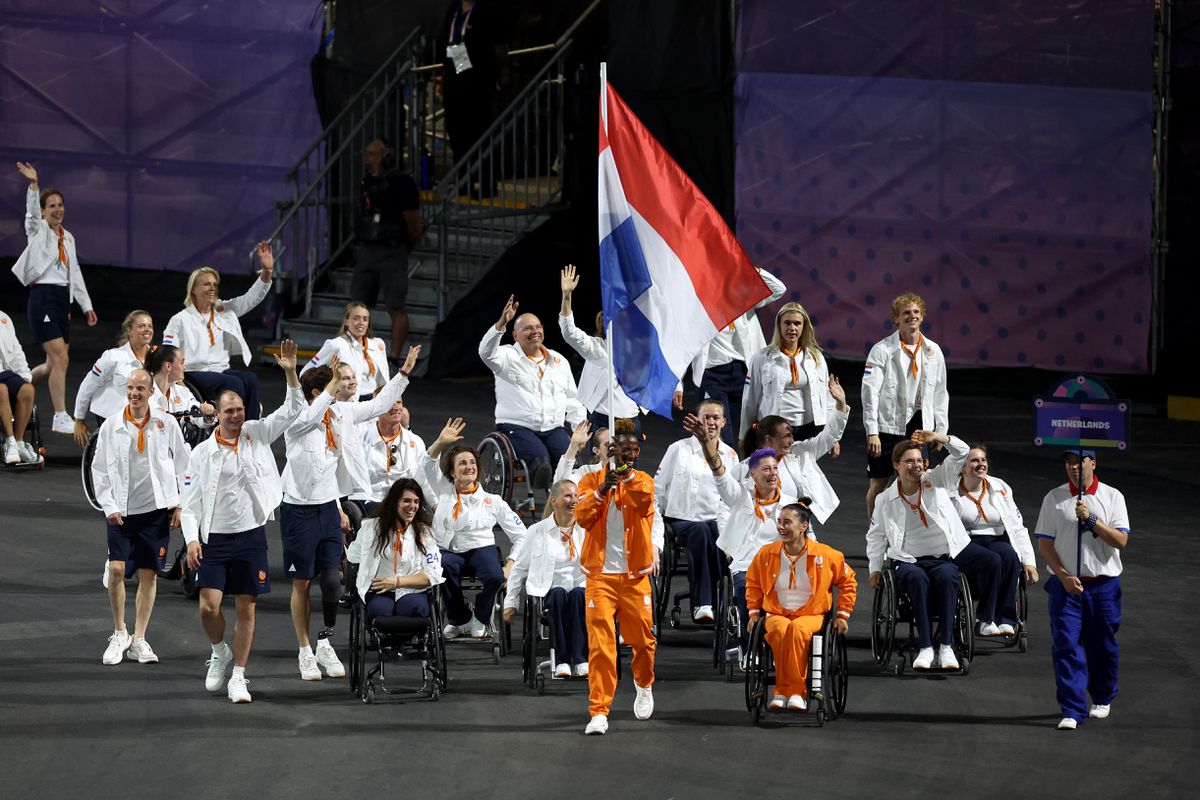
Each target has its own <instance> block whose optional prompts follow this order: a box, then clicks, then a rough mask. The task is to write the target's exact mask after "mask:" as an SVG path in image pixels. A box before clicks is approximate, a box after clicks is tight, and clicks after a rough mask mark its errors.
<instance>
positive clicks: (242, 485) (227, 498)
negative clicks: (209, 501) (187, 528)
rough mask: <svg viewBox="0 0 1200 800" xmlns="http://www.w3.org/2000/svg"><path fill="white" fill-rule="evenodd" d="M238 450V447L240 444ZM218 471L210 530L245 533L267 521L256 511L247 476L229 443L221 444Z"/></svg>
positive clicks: (238, 457)
mask: <svg viewBox="0 0 1200 800" xmlns="http://www.w3.org/2000/svg"><path fill="white" fill-rule="evenodd" d="M239 450H240V448H239ZM220 453H221V471H220V473H219V476H218V478H217V501H216V504H215V505H214V507H213V517H212V532H213V533H244V532H245V531H249V530H254V529H255V528H257V527H260V526H262V525H266V524H267V520H266V519H265V518H262V519H260V518H259V517H258V516H256V515H255V513H254V510H253V508H252V505H253V504H252V503H251V502H250V497H249V495H250V492H249V491H248V489H247V482H246V476H245V474H244V472H243V470H242V466H241V464H240V462H239V459H240V458H241V457H242V456H241V454H240V452H239V453H234V452H233V448H232V447H224V446H222V447H221V448H220Z"/></svg>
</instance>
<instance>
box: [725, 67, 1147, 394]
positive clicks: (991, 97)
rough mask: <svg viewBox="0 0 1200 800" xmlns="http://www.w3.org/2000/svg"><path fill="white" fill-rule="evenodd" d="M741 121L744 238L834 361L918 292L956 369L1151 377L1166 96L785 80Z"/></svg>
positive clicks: (765, 90) (751, 100) (765, 81)
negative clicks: (1158, 122)
mask: <svg viewBox="0 0 1200 800" xmlns="http://www.w3.org/2000/svg"><path fill="white" fill-rule="evenodd" d="M736 103H737V110H736V123H735V124H736V127H737V131H736V133H737V137H738V152H737V205H738V209H737V233H738V238H739V239H740V241H741V242H742V245H743V247H745V248H746V251H747V253H749V254H750V257H751V260H753V261H754V263H756V264H758V265H760V266H764V267H766V268H767V269H769V270H770V271H771V272H772V273H774V274H776V275H777V276H779V277H780V278H781V279H782V280H783V281H784V283H786V284H787V286H788V288H789V297H790V299H794V300H797V301H798V302H800V303H802V304H804V306H805V307H806V308H807V309H808V310H809V312H810V313H811V314H812V316H813V320H814V324H815V327H816V330H817V333H818V337H819V339H820V342H821V345H822V347H824V348H825V349H826V350H827V351H829V352H830V353H832V354H834V355H839V356H846V357H861V356H863V355H865V354H866V352H867V351H868V350H869V349H870V347H871V345H872V344H874V342H876V341H878V340H879V339H880V338H882V337H883V336H884V335H886V334H887V333H889V332H890V331H891V330H892V328H893V326H892V323H891V320H890V313H891V312H890V304H891V300H892V298H894V297H895V296H897V295H899V294H902V293H904V292H908V291H915V292H917V293H919V294H920V295H922V297H923V298H924V299H925V301H926V304H927V306H928V314H927V318H928V324H927V326H926V331H927V333H928V334H929V335H930V336H931V337H932V338H933V339H935V340H936V341H937V342H939V344H941V345H942V347H943V349H944V350H945V352H946V356H947V359H948V360H949V361H950V362H951V363H958V364H975V365H995V366H1037V367H1044V368H1050V369H1079V370H1088V371H1095V372H1110V373H1130V372H1133V373H1136V372H1144V371H1146V369H1147V366H1146V357H1145V356H1146V350H1147V344H1148V337H1149V323H1150V272H1149V270H1150V250H1149V244H1150V216H1151V207H1150V191H1151V188H1152V174H1151V141H1152V140H1151V134H1150V119H1151V108H1150V98H1149V96H1148V95H1145V94H1142V93H1136V92H1118V91H1100V90H1080V89H1073V88H1062V87H1045V86H1036V87H1035V86H1015V85H1005V84H980V83H957V82H945V81H914V80H897V79H881V78H853V77H841V76H809V75H783V74H778V73H776V74H743V75H740V76H739V77H738V81H737V89H736ZM767 312H769V313H764V314H763V322H764V326H766V327H767V329H768V330H769V326H770V324H771V323H772V321H773V317H774V307H773V308H771V309H768V310H767Z"/></svg>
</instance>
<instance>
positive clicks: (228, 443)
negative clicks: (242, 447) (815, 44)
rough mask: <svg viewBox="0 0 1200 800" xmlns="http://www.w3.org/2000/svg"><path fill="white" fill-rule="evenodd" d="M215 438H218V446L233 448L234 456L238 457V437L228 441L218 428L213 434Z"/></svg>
mask: <svg viewBox="0 0 1200 800" xmlns="http://www.w3.org/2000/svg"><path fill="white" fill-rule="evenodd" d="M213 436H214V437H215V438H216V440H217V444H219V445H224V446H225V447H232V448H233V454H234V455H235V456H236V455H237V448H238V437H237V436H235V437H233V438H232V439H226V438H225V437H223V436H222V435H221V429H220V428H217V430H216V431H214V432H213Z"/></svg>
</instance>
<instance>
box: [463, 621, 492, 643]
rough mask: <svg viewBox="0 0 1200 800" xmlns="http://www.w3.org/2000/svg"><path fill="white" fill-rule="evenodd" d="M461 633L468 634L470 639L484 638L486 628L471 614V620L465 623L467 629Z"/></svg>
mask: <svg viewBox="0 0 1200 800" xmlns="http://www.w3.org/2000/svg"><path fill="white" fill-rule="evenodd" d="M463 633H467V634H469V635H470V636H471V638H472V639H486V638H487V635H488V628H487V625H484V624H483V623H482V622H480V621H479V620H477V619H476V618H475V617H474V615H472V616H471V621H470V622H468V623H467V629H466V630H465V631H463Z"/></svg>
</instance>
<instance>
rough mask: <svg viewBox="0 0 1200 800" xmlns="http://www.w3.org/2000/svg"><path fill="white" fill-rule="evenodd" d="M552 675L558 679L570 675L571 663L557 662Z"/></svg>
mask: <svg viewBox="0 0 1200 800" xmlns="http://www.w3.org/2000/svg"><path fill="white" fill-rule="evenodd" d="M554 677H555V678H559V679H562V678H569V677H571V665H570V664H567V663H565V662H564V663H562V664H559V665H558V666H557V667H555V668H554Z"/></svg>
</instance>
